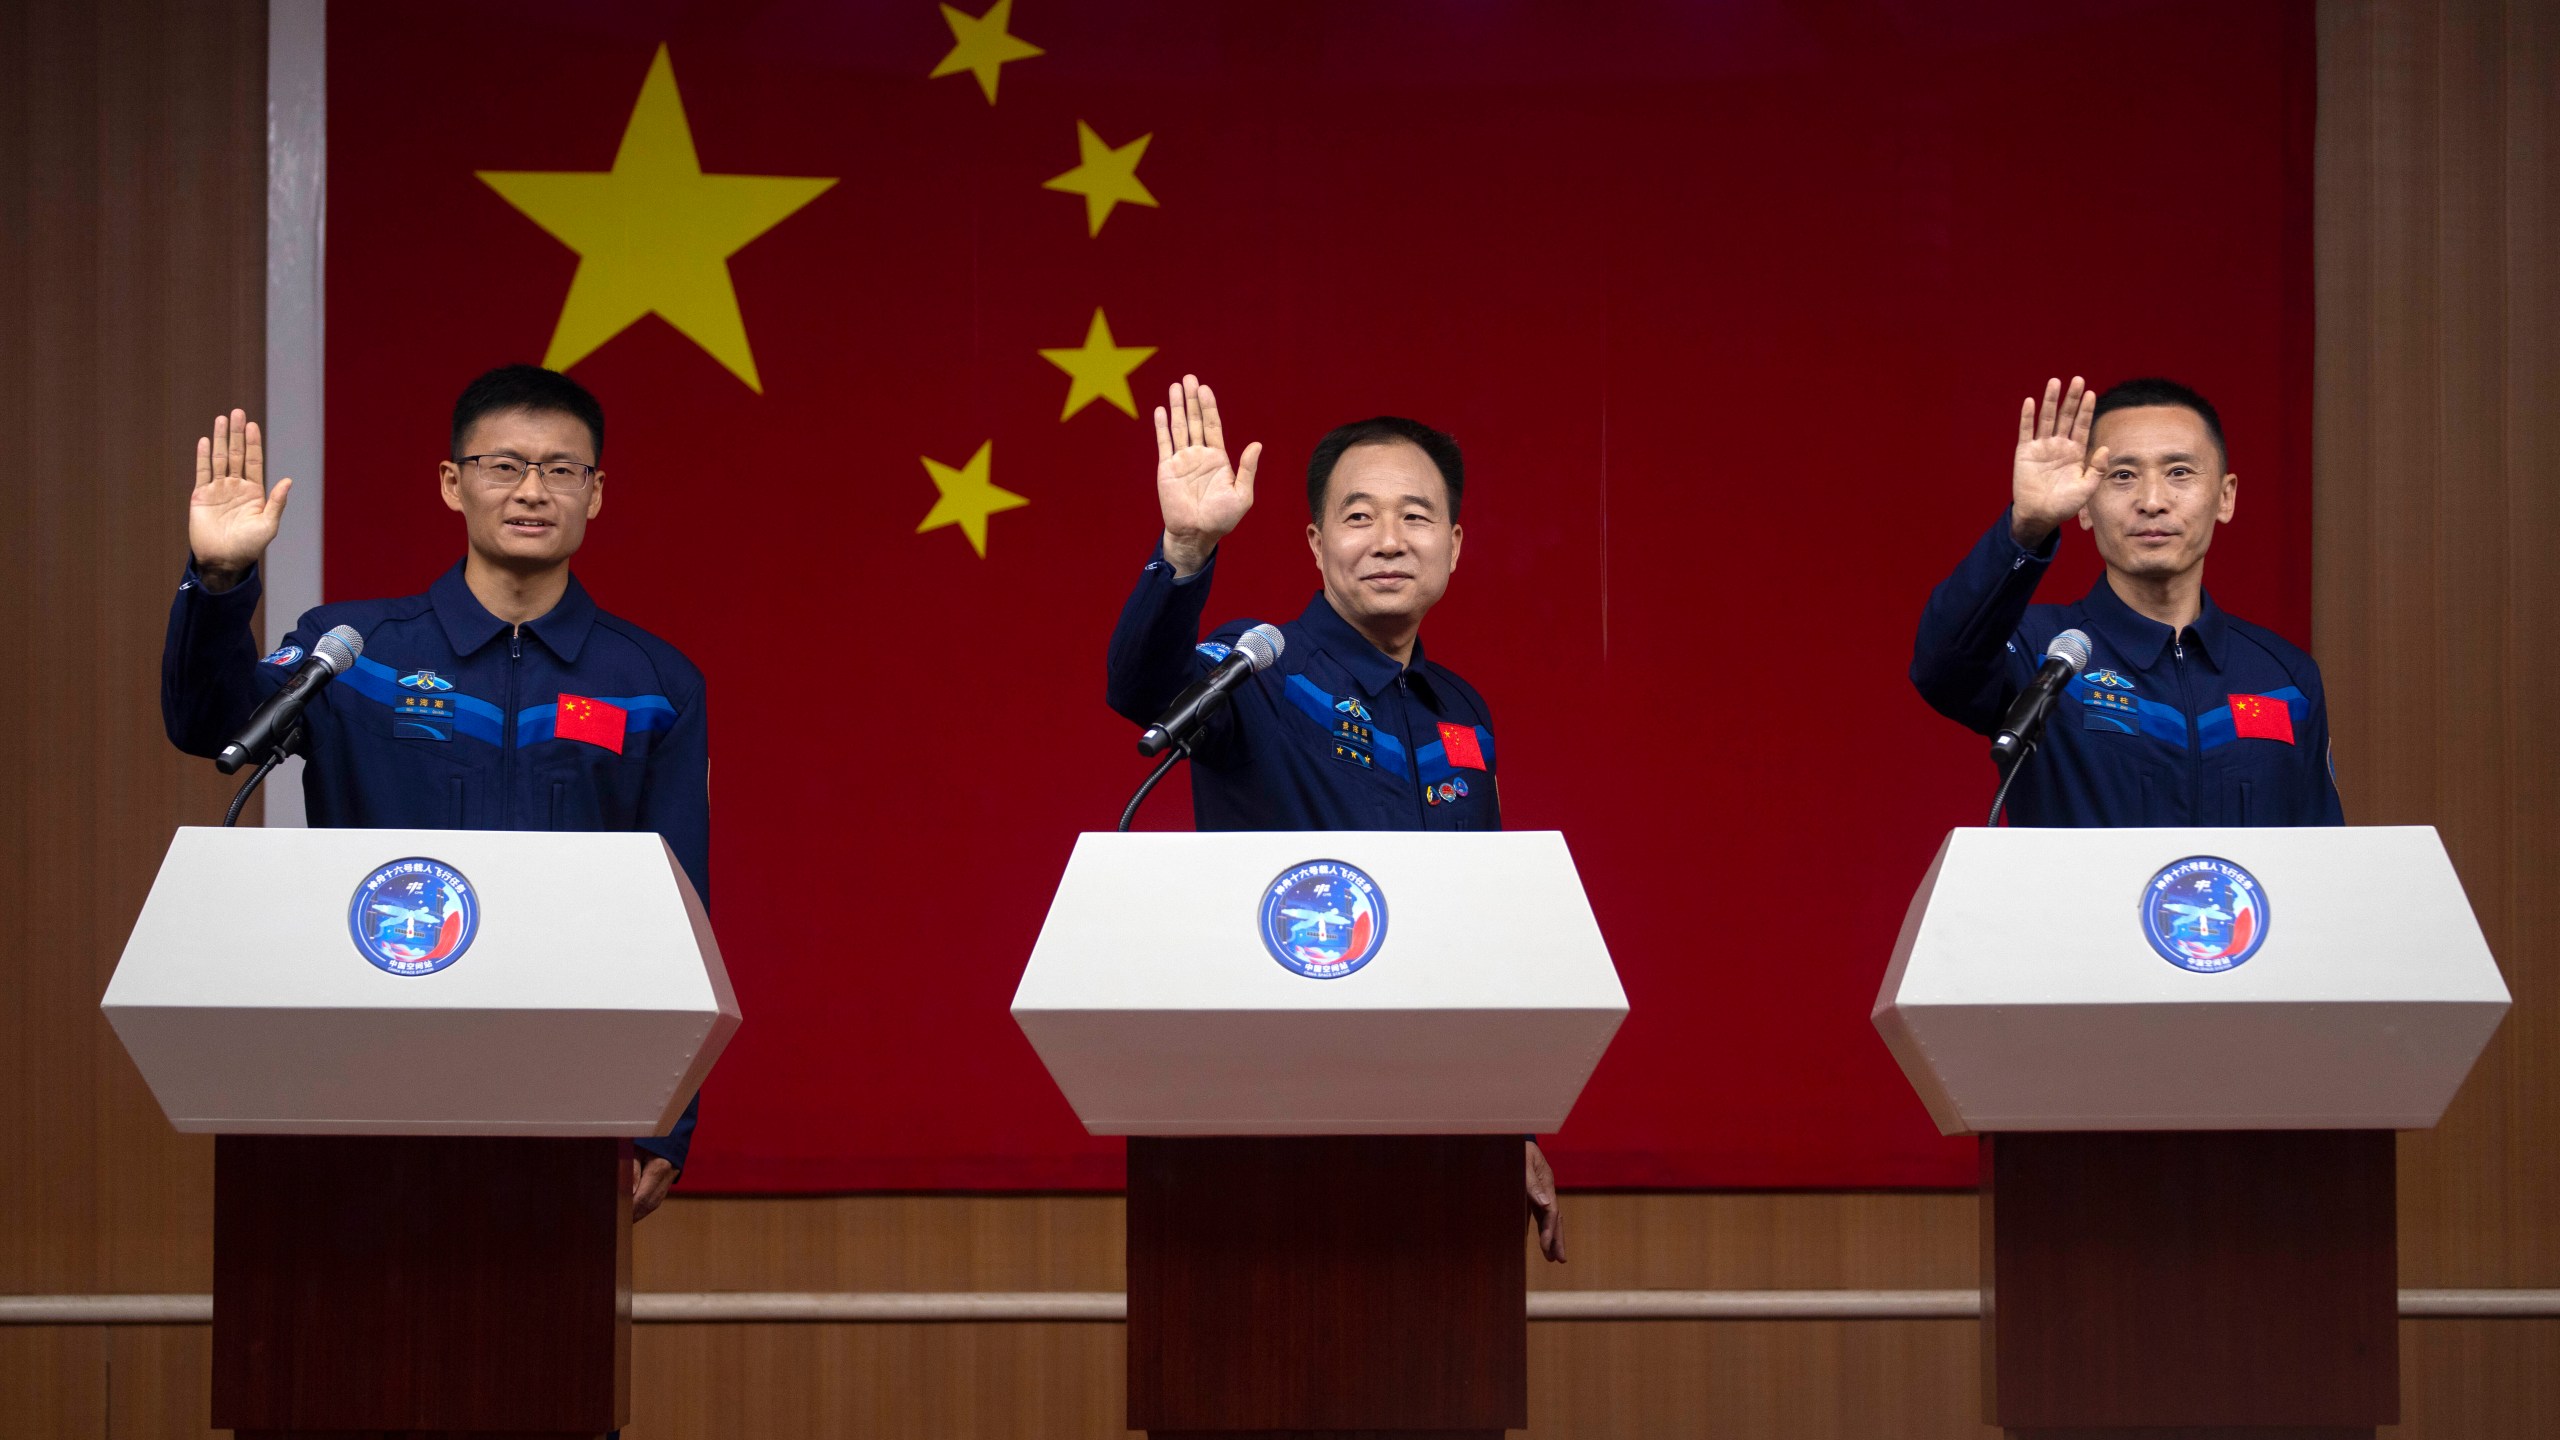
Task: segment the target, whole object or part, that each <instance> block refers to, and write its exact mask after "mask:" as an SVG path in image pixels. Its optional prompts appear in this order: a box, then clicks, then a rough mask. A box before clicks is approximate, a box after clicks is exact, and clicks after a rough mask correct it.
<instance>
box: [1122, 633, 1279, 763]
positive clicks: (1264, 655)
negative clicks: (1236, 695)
mask: <svg viewBox="0 0 2560 1440" xmlns="http://www.w3.org/2000/svg"><path fill="white" fill-rule="evenodd" d="M1287 644H1288V641H1287V640H1285V639H1284V638H1282V636H1281V634H1280V627H1279V626H1277V625H1256V626H1254V627H1253V628H1252V629H1250V630H1247V631H1246V632H1244V634H1243V635H1242V636H1240V637H1239V638H1238V639H1237V640H1236V647H1235V648H1234V649H1233V650H1230V651H1228V652H1227V658H1225V659H1223V660H1221V661H1219V662H1218V665H1217V668H1216V669H1214V670H1211V671H1210V672H1209V673H1208V674H1207V675H1204V676H1202V677H1201V678H1200V679H1199V681H1198V682H1197V683H1195V684H1193V685H1192V687H1191V688H1190V689H1188V690H1185V691H1183V692H1182V693H1181V694H1180V695H1177V696H1175V697H1174V700H1173V704H1172V706H1171V707H1169V708H1168V709H1167V710H1166V711H1165V712H1164V714H1162V715H1160V716H1158V717H1156V723H1154V724H1153V725H1150V726H1148V727H1147V728H1146V732H1145V733H1144V734H1142V735H1140V736H1139V737H1138V753H1139V754H1141V755H1148V756H1154V755H1161V754H1163V753H1164V752H1165V751H1166V750H1168V749H1170V748H1172V747H1174V746H1177V745H1181V746H1188V745H1189V744H1190V743H1191V738H1192V737H1193V736H1194V735H1197V734H1198V733H1199V732H1200V727H1201V726H1202V725H1204V724H1207V723H1208V720H1209V717H1210V716H1212V715H1214V714H1216V713H1217V712H1218V707H1219V706H1221V705H1224V704H1225V703H1227V695H1228V692H1230V691H1232V690H1234V689H1235V688H1236V687H1237V686H1239V685H1241V684H1243V683H1244V682H1245V677H1246V676H1249V675H1251V674H1252V673H1253V672H1255V671H1257V670H1263V669H1268V668H1269V667H1270V665H1271V662H1272V661H1274V660H1277V659H1279V658H1280V651H1281V649H1282V648H1283V647H1284V646H1286V645H1287Z"/></svg>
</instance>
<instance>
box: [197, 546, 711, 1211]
mask: <svg viewBox="0 0 2560 1440" xmlns="http://www.w3.org/2000/svg"><path fill="white" fill-rule="evenodd" d="M260 589H261V585H260V576H259V574H258V572H256V571H255V570H252V571H251V572H250V574H249V576H248V577H247V578H246V579H244V580H243V581H241V583H240V584H238V585H236V586H234V587H232V588H231V589H229V590H226V591H223V592H222V593H221V594H218V595H217V594H213V593H211V592H209V591H207V590H206V589H205V588H204V586H203V584H202V582H201V581H200V580H199V579H198V577H197V575H196V572H195V567H194V565H193V564H192V563H190V564H189V566H188V568H187V572H186V576H185V578H184V579H183V580H181V581H180V582H179V585H178V594H177V598H176V600H175V601H173V602H172V603H171V605H170V607H169V636H168V640H167V643H166V644H165V646H164V647H163V648H162V650H161V653H160V713H161V718H162V720H163V721H164V722H165V723H166V724H167V726H168V730H169V739H170V741H171V743H173V744H175V745H176V746H177V747H178V748H179V749H181V750H183V751H185V752H187V753H188V754H190V755H205V756H211V755H215V754H218V753H220V751H221V749H222V747H223V746H224V745H225V744H227V743H229V741H230V740H231V739H232V738H233V736H235V735H236V734H237V733H238V732H239V730H240V727H241V726H243V725H245V724H246V723H248V719H249V713H250V712H251V711H252V710H254V709H256V708H257V707H258V704H259V702H261V701H263V700H265V699H266V697H267V696H269V695H271V694H273V693H275V691H276V690H277V689H278V688H279V687H281V686H282V685H283V684H284V682H285V680H286V678H287V677H288V676H290V675H291V674H292V673H293V669H294V667H295V666H297V665H299V664H300V663H301V662H302V659H303V657H304V655H305V654H307V653H308V652H309V651H310V648H311V646H312V645H313V643H314V642H316V641H317V640H318V639H319V638H320V636H322V635H324V634H326V633H328V631H329V630H330V629H331V628H332V627H334V626H338V625H352V626H354V627H355V628H356V631H357V632H358V633H359V634H361V635H363V636H364V653H363V654H362V655H361V656H359V657H358V658H357V660H356V663H355V668H354V669H352V670H349V671H348V672H346V673H345V674H343V675H340V676H339V677H338V678H337V679H335V680H333V681H331V682H330V683H329V684H328V685H327V686H325V687H323V688H322V689H321V690H320V691H319V692H318V694H316V695H315V696H313V698H312V700H311V703H310V704H309V705H308V706H307V707H305V708H304V710H303V712H302V727H303V739H302V743H301V744H300V745H299V746H298V747H297V749H296V753H298V754H300V755H302V756H303V757H304V761H305V769H304V771H303V777H302V792H303V797H304V804H305V806H306V808H307V811H308V814H309V817H310V821H311V824H312V825H313V826H315V827H323V826H353V827H362V828H378V829H425V830H654V831H656V832H658V833H659V834H660V835H662V836H664V837H666V841H667V845H668V847H669V848H670V849H671V850H673V851H674V852H675V857H676V860H677V862H678V863H680V864H682V865H683V866H684V870H685V874H686V876H687V877H689V878H690V879H691V880H692V881H693V888H694V890H695V892H696V893H697V894H699V895H701V896H702V899H703V903H704V904H706V905H708V904H709V903H710V901H711V797H710V791H709V785H710V769H711V747H710V732H709V728H708V725H709V722H708V720H707V719H706V717H705V715H704V711H703V685H702V672H701V671H699V670H697V669H695V668H694V667H693V663H692V662H691V661H689V660H687V659H685V658H684V656H683V654H682V653H681V652H679V651H678V650H677V649H676V648H675V647H674V646H672V645H669V644H668V643H667V642H665V641H664V640H661V639H659V638H657V637H656V636H654V635H651V634H650V633H649V632H647V631H645V630H643V629H641V628H640V627H639V626H637V625H634V624H632V623H630V622H629V621H627V620H623V619H620V618H618V617H615V616H612V615H608V614H606V613H605V612H604V611H602V610H599V609H597V608H596V603H595V601H593V600H591V599H589V598H588V597H587V591H586V587H585V586H583V585H580V584H579V583H578V581H577V578H576V577H575V576H572V577H570V580H569V589H568V592H567V593H566V594H564V595H562V596H561V597H560V603H559V604H557V605H555V606H553V607H552V608H551V611H550V613H549V614H546V615H544V616H542V617H541V618H540V619H538V620H533V621H529V622H527V623H526V624H525V625H524V626H522V627H521V628H520V629H516V630H514V631H513V633H510V627H509V626H508V624H507V622H505V621H503V620H501V619H499V618H498V617H497V616H495V615H492V614H490V613H489V611H488V609H487V608H486V607H485V606H483V605H482V604H481V603H480V601H479V600H478V598H477V597H475V596H473V595H472V593H471V587H470V586H468V585H466V584H464V583H463V579H462V566H461V565H460V564H459V563H457V564H455V566H454V567H453V568H452V569H451V570H448V571H446V572H445V573H444V576H443V577H442V578H441V579H439V580H437V581H436V582H435V584H433V585H431V586H429V587H428V589H427V593H425V594H423V595H410V596H406V597H403V598H401V599H397V600H354V601H348V602H345V603H342V604H335V605H322V606H320V607H318V608H317V609H314V610H312V611H310V612H308V613H307V614H305V615H304V616H303V617H302V619H301V621H300V623H298V624H297V625H295V626H294V630H293V634H292V635H291V637H289V638H288V640H287V642H286V644H285V645H284V646H283V647H282V648H281V649H279V650H277V651H276V652H275V653H274V654H271V655H269V656H267V657H266V658H265V659H264V660H261V659H259V658H258V649H257V644H256V641H255V640H254V639H253V638H252V636H251V633H250V628H249V627H250V621H251V617H252V615H253V613H254V612H255V610H256V608H257V604H258V595H259V592H260ZM563 695H569V696H582V697H585V698H587V699H590V700H596V701H601V702H603V703H604V704H607V705H613V706H617V707H619V708H620V709H621V710H622V711H623V712H624V722H623V739H622V748H621V751H620V753H616V752H615V751H614V750H612V749H611V748H609V747H607V746H606V745H604V744H601V743H595V742H591V741H588V740H584V739H568V740H564V739H561V738H559V737H558V736H557V735H556V734H555V733H554V728H555V725H556V723H557V720H558V711H559V702H560V699H561V697H562V696H563ZM700 1104H701V1097H700V1096H699V1095H697V1096H695V1097H694V1099H693V1100H692V1101H690V1102H688V1103H687V1104H686V1106H685V1110H684V1115H683V1116H682V1117H681V1118H680V1119H678V1120H677V1121H676V1124H675V1128H674V1129H672V1130H670V1131H669V1132H668V1133H667V1134H665V1135H663V1136H660V1137H657V1138H655V1139H643V1140H640V1141H637V1142H635V1144H636V1145H637V1147H638V1148H639V1149H640V1150H642V1151H645V1152H646V1153H648V1154H651V1155H656V1156H660V1157H663V1158H664V1159H666V1160H667V1161H668V1162H669V1163H671V1164H673V1165H674V1166H675V1167H676V1168H677V1169H679V1170H681V1169H683V1168H684V1162H685V1156H686V1153H687V1152H688V1151H689V1149H690V1148H691V1146H692V1143H693V1124H694V1116H695V1111H696V1110H697V1109H698V1107H699V1106H700Z"/></svg>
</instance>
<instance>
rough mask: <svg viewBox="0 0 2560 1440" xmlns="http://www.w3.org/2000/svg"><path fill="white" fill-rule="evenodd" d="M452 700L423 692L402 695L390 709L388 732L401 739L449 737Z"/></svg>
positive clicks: (451, 719) (443, 738) (451, 726)
mask: <svg viewBox="0 0 2560 1440" xmlns="http://www.w3.org/2000/svg"><path fill="white" fill-rule="evenodd" d="M452 705H453V702H452V701H450V700H445V699H440V698H436V697H432V696H426V695H403V696H401V697H400V703H399V704H398V705H397V706H395V707H393V709H392V711H391V733H392V735H393V736H394V737H395V738H397V739H401V740H451V739H452V738H453V710H452Z"/></svg>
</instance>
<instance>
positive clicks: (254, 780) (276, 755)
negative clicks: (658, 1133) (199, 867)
mask: <svg viewBox="0 0 2560 1440" xmlns="http://www.w3.org/2000/svg"><path fill="white" fill-rule="evenodd" d="M301 743H302V722H301V721H299V720H296V721H294V722H293V728H292V729H290V730H288V731H286V732H285V734H284V738H283V739H281V740H278V741H277V742H276V743H275V744H274V745H272V746H270V747H268V749H267V753H266V755H265V756H264V757H263V758H261V759H260V760H259V761H258V768H257V769H255V770H252V771H250V772H249V778H248V779H246V780H243V781H241V782H240V789H239V792H238V793H237V794H235V795H233V796H232V797H231V808H230V809H229V810H226V811H224V812H223V814H222V824H223V828H224V829H230V828H232V827H234V826H236V825H238V824H239V823H240V807H242V806H244V805H246V804H248V803H249V796H250V795H251V794H252V793H253V792H255V791H256V790H257V788H258V783H259V782H260V781H262V780H264V779H266V778H267V772H268V771H270V770H273V769H274V768H276V767H277V766H278V765H281V764H283V763H284V757H285V756H286V755H287V754H288V753H290V752H291V751H292V749H293V747H294V746H296V745H299V744H301ZM1148 783H1149V784H1153V783H1154V782H1153V781H1149V782H1148ZM1139 793H1140V794H1141V795H1143V794H1145V793H1146V792H1144V791H1140V792H1139ZM1131 808H1132V809H1135V808H1136V806H1135V803H1134V802H1133V803H1132V805H1131ZM1120 828H1121V829H1123V830H1126V829H1128V828H1129V826H1128V823H1127V822H1126V821H1123V822H1122V823H1121V826H1120Z"/></svg>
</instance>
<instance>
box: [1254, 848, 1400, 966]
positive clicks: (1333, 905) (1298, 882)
mask: <svg viewBox="0 0 2560 1440" xmlns="http://www.w3.org/2000/svg"><path fill="white" fill-rule="evenodd" d="M1386 943H1387V897H1386V895H1385V894H1384V892H1382V891H1380V890H1379V889H1378V882H1377V881H1375V880H1372V879H1370V878H1369V876H1368V874H1367V873H1366V872H1364V871H1362V870H1361V869H1360V868H1359V867H1358V866H1356V865H1352V864H1349V863H1347V862H1345V861H1341V860H1309V861H1307V862H1306V863H1305V864H1303V865H1293V866H1291V867H1290V868H1288V869H1286V870H1283V871H1281V872H1280V878H1279V879H1277V880H1274V881H1272V882H1271V883H1270V885H1268V886H1266V887H1265V888H1264V889H1263V892H1262V946H1263V948H1264V949H1266V950H1268V951H1270V952H1271V958H1272V959H1274V960H1277V961H1279V962H1280V963H1281V964H1282V965H1283V966H1285V967H1287V968H1288V969H1290V970H1292V971H1295V972H1296V973H1298V974H1300V975H1304V976H1306V977H1307V978H1308V979H1311V980H1339V979H1341V978H1342V977H1343V976H1345V975H1348V974H1350V973H1351V972H1352V971H1354V970H1357V969H1359V968H1360V967H1361V966H1363V965H1366V964H1368V963H1369V962H1370V961H1371V960H1374V959H1376V958H1377V955H1378V950H1379V947H1381V946H1383V945H1385V944H1386Z"/></svg>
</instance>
